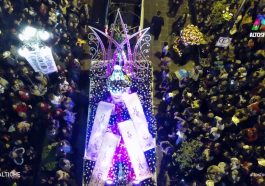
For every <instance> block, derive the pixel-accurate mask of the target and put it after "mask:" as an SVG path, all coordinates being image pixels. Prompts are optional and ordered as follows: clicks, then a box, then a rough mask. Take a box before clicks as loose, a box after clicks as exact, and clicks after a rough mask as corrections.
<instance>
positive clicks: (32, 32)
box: [23, 26, 37, 40]
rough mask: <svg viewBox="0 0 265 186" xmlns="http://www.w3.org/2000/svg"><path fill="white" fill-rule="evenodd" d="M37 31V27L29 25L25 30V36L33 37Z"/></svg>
mask: <svg viewBox="0 0 265 186" xmlns="http://www.w3.org/2000/svg"><path fill="white" fill-rule="evenodd" d="M36 32H37V29H36V28H34V27H31V26H27V27H26V28H25V30H24V31H23V36H24V37H25V39H26V40H28V39H30V38H32V37H34V36H35V34H36Z"/></svg>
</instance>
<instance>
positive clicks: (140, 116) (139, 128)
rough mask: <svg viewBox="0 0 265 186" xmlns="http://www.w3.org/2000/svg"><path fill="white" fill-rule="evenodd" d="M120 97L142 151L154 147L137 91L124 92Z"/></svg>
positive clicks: (153, 140)
mask: <svg viewBox="0 0 265 186" xmlns="http://www.w3.org/2000/svg"><path fill="white" fill-rule="evenodd" d="M122 99H123V101H124V103H125V105H126V107H127V109H128V111H129V114H130V117H131V119H132V121H133V125H134V127H135V129H136V132H137V136H138V140H139V142H140V145H141V147H142V149H143V151H147V150H150V149H153V148H155V139H154V138H153V137H152V135H151V134H150V133H149V130H148V123H147V121H146V118H145V114H144V110H143V107H142V105H141V102H140V99H139V97H138V95H137V93H133V94H126V93H124V94H123V95H122Z"/></svg>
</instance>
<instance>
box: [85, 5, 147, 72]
mask: <svg viewBox="0 0 265 186" xmlns="http://www.w3.org/2000/svg"><path fill="white" fill-rule="evenodd" d="M89 28H90V29H91V31H92V32H91V33H90V34H88V40H89V41H88V44H89V46H90V55H91V58H92V61H94V62H95V63H94V67H96V68H102V69H106V70H104V74H103V75H102V76H103V77H109V76H110V75H111V73H112V72H113V70H114V66H115V65H117V64H118V65H120V66H121V67H122V70H123V71H124V72H125V73H126V74H127V75H129V76H134V75H135V72H136V71H137V69H144V68H146V65H143V63H142V62H143V61H148V57H149V56H148V53H149V47H150V41H151V36H150V35H149V34H148V30H149V29H150V28H145V29H139V31H138V32H136V33H133V34H129V30H128V27H127V25H126V24H124V22H123V19H122V16H121V13H120V11H119V9H118V10H117V14H116V17H115V20H114V23H113V24H112V25H111V28H110V29H108V27H107V26H106V27H105V32H103V31H101V30H99V29H97V28H94V27H91V26H89ZM106 40H107V42H106ZM132 40H133V42H131V41H132ZM106 43H107V44H106ZM131 43H134V44H131ZM106 67H107V68H106ZM134 77H135V76H134Z"/></svg>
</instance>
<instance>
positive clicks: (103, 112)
mask: <svg viewBox="0 0 265 186" xmlns="http://www.w3.org/2000/svg"><path fill="white" fill-rule="evenodd" d="M113 108H114V104H111V103H107V102H103V101H101V102H99V104H98V107H97V111H96V115H95V119H94V123H93V127H92V130H91V135H90V138H89V143H88V146H87V147H86V151H85V159H89V160H92V161H96V160H97V158H98V153H99V150H100V146H101V144H102V142H103V138H102V136H104V134H105V132H106V130H107V127H108V124H109V119H110V115H111V112H112V109H113ZM104 143H105V142H104Z"/></svg>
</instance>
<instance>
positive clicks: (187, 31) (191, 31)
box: [180, 24, 206, 46]
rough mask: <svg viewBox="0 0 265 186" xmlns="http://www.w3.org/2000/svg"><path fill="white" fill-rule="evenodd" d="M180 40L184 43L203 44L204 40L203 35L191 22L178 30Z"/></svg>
mask: <svg viewBox="0 0 265 186" xmlns="http://www.w3.org/2000/svg"><path fill="white" fill-rule="evenodd" d="M180 38H181V41H182V42H183V43H184V45H186V46H188V45H200V44H205V43H206V41H205V40H204V35H203V34H202V33H201V32H200V30H199V28H198V27H197V26H194V25H192V24H190V25H188V26H187V27H185V28H184V29H183V30H181V32H180Z"/></svg>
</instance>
